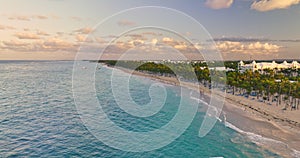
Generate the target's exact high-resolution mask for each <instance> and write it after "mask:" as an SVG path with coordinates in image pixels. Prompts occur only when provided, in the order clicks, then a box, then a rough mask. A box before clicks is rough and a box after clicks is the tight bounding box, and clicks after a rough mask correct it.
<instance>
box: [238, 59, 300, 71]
mask: <svg viewBox="0 0 300 158" xmlns="http://www.w3.org/2000/svg"><path fill="white" fill-rule="evenodd" d="M288 68H291V69H299V68H300V64H299V63H298V62H297V61H293V62H291V63H288V62H286V61H284V62H283V63H280V64H279V63H276V62H275V61H272V62H260V63H256V62H255V61H253V62H252V63H250V64H245V63H244V62H243V61H240V62H239V71H240V72H245V71H246V70H252V71H253V72H254V71H260V70H265V69H271V70H274V69H277V70H283V69H288Z"/></svg>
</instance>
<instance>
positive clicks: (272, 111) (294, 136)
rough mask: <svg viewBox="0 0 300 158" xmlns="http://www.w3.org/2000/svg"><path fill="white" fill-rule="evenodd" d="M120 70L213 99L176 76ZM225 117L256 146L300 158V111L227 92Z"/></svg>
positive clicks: (206, 92)
mask: <svg viewBox="0 0 300 158" xmlns="http://www.w3.org/2000/svg"><path fill="white" fill-rule="evenodd" d="M117 69H119V70H122V71H124V72H126V73H130V74H132V75H137V76H141V77H146V78H150V79H153V80H156V81H159V82H162V83H165V84H170V85H174V86H182V87H185V88H189V89H193V90H196V91H200V92H202V93H203V94H204V97H205V100H207V99H210V90H209V89H208V88H206V87H204V86H202V85H196V84H194V83H191V82H185V81H181V82H180V83H181V84H180V83H179V81H178V80H177V78H175V77H166V76H159V75H155V74H148V73H145V72H140V71H132V70H130V69H126V68H122V67H117ZM198 88H199V89H198ZM216 94H217V95H219V96H220V95H221V94H220V92H219V91H217V92H216ZM291 114H292V115H291ZM221 115H224V117H226V121H227V125H226V122H225V126H226V127H228V128H231V129H233V130H235V131H237V132H238V133H240V134H242V135H246V137H247V138H249V140H250V141H252V142H254V143H255V144H257V145H259V146H262V147H263V148H266V149H268V150H270V151H272V152H274V153H276V154H279V155H280V156H284V157H297V156H299V155H298V154H299V153H300V137H299V135H300V123H299V122H300V117H299V116H300V110H295V111H282V110H281V108H280V106H275V105H267V104H265V103H261V102H258V101H257V100H251V99H249V98H245V97H242V96H235V95H232V94H229V93H226V95H225V100H224V106H223V109H222V113H221ZM297 115H298V117H297ZM245 124H246V126H245ZM236 128H238V129H236ZM260 137H262V138H260ZM259 139H264V140H259ZM295 154H297V155H295Z"/></svg>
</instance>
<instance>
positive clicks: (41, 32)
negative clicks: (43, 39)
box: [36, 30, 50, 36]
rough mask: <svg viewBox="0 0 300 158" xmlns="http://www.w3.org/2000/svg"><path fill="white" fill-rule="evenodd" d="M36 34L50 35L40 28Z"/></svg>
mask: <svg viewBox="0 0 300 158" xmlns="http://www.w3.org/2000/svg"><path fill="white" fill-rule="evenodd" d="M36 34H37V35H39V36H50V34H48V33H47V32H45V31H40V30H38V31H37V33H36Z"/></svg>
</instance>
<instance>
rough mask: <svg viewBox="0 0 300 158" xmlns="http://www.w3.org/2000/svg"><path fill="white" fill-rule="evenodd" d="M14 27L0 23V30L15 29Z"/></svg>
mask: <svg viewBox="0 0 300 158" xmlns="http://www.w3.org/2000/svg"><path fill="white" fill-rule="evenodd" d="M15 29H16V28H15V27H12V26H7V25H0V30H15Z"/></svg>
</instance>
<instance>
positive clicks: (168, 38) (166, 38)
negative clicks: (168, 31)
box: [162, 37, 174, 42]
mask: <svg viewBox="0 0 300 158" xmlns="http://www.w3.org/2000/svg"><path fill="white" fill-rule="evenodd" d="M162 41H163V42H173V41H174V40H173V39H172V38H170V37H164V38H163V39H162Z"/></svg>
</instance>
